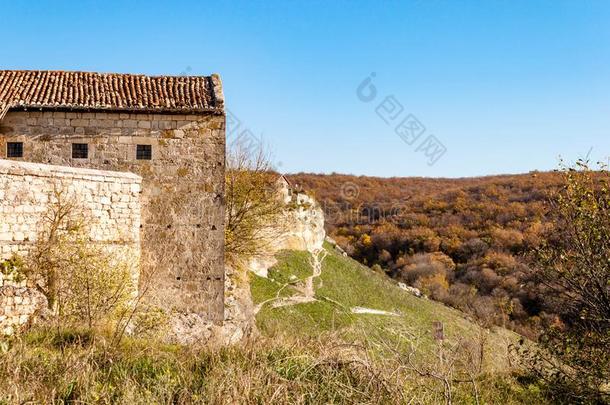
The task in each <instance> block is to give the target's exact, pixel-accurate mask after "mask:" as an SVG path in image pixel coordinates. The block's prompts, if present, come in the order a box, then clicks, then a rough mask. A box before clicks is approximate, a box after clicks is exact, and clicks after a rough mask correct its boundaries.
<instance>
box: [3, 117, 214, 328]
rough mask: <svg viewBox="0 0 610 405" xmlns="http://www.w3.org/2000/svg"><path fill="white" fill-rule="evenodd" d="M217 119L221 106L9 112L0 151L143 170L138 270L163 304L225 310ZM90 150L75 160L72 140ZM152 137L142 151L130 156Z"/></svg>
mask: <svg viewBox="0 0 610 405" xmlns="http://www.w3.org/2000/svg"><path fill="white" fill-rule="evenodd" d="M224 127H225V118H224V115H222V114H201V115H191V114H188V115H186V114H138V113H111V112H69V111H9V112H8V113H7V114H6V116H5V118H4V119H3V120H2V122H1V123H0V152H3V151H6V148H7V143H8V142H22V143H23V158H20V159H18V160H26V161H31V162H40V163H48V164H53V165H62V166H72V167H88V168H95V169H101V170H114V171H125V172H132V173H137V174H139V175H141V176H142V177H143V178H144V180H143V185H142V206H143V210H142V253H143V261H142V264H143V271H145V272H148V273H149V274H151V276H152V277H153V278H154V280H155V284H157V285H159V286H162V287H163V288H160V289H159V290H158V291H157V292H156V294H155V299H156V300H157V301H158V303H159V304H162V305H163V306H165V307H166V309H168V310H175V311H178V312H184V313H198V314H201V315H203V316H204V317H205V318H207V319H210V320H222V319H223V309H224V305H223V291H224V266H223V259H224V232H223V230H224V210H223V208H224V163H225V161H224V160H225V150H224V147H225V146H224V145H225V131H224ZM74 143H79V144H87V145H88V149H89V150H88V158H86V159H73V158H72V144H74ZM137 145H150V146H151V149H152V156H151V159H150V160H138V159H136V148H137Z"/></svg>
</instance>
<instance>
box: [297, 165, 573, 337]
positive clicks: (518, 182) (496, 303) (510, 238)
mask: <svg viewBox="0 0 610 405" xmlns="http://www.w3.org/2000/svg"><path fill="white" fill-rule="evenodd" d="M289 178H290V180H291V181H292V182H293V183H294V184H296V185H298V186H299V187H301V188H303V189H304V190H307V191H308V192H310V193H312V194H314V195H315V196H316V198H317V199H318V200H319V201H320V202H321V204H322V205H323V207H324V211H325V213H326V221H327V231H328V233H329V235H330V236H331V237H333V238H334V239H336V240H337V242H338V243H339V245H340V246H342V247H343V248H344V249H345V250H346V251H347V252H348V253H349V254H350V255H351V256H352V257H354V258H355V259H357V260H359V261H361V262H362V263H365V264H367V265H369V266H372V267H373V268H374V269H376V270H378V271H385V272H386V273H387V274H388V275H389V276H391V277H393V278H395V279H397V280H400V281H404V282H406V283H407V284H410V285H413V286H415V287H417V288H420V289H422V290H423V291H424V292H425V293H426V294H428V295H429V296H430V297H431V298H433V299H436V300H439V301H442V302H444V303H446V304H448V305H451V306H453V307H456V308H458V309H460V310H462V311H465V312H467V313H470V314H472V315H473V316H475V317H477V318H478V319H479V320H480V321H482V322H484V323H489V324H497V325H501V326H505V327H509V328H512V329H514V330H515V331H517V332H520V333H522V334H525V335H527V336H530V337H535V336H536V335H537V332H538V331H540V330H541V328H542V327H544V326H545V325H548V324H549V323H552V322H558V320H557V318H556V317H555V316H554V313H553V312H554V311H553V309H552V307H550V306H549V305H547V304H545V301H544V294H545V291H544V287H543V286H541V285H539V284H538V283H537V282H536V279H535V272H533V271H531V269H530V268H529V267H528V264H527V263H528V260H527V254H529V253H531V252H532V251H533V250H534V249H535V248H536V246H537V245H538V244H539V243H540V241H541V238H542V236H543V235H544V233H545V232H549V230H550V227H551V224H550V222H549V219H550V216H551V215H552V212H550V209H549V206H548V201H549V200H550V199H551V198H552V196H553V194H554V192H555V191H556V190H558V189H559V187H560V186H561V184H562V178H561V176H560V175H559V174H558V173H538V172H534V173H529V174H524V175H506V176H490V177H479V178H464V179H426V178H373V177H362V176H361V177H357V176H349V175H339V174H332V175H315V174H296V175H292V176H289Z"/></svg>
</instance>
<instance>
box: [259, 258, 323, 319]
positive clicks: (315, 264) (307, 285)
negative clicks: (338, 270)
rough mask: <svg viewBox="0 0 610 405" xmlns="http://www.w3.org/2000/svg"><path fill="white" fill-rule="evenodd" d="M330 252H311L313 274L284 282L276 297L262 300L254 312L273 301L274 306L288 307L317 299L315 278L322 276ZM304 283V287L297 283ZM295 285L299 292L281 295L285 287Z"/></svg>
mask: <svg viewBox="0 0 610 405" xmlns="http://www.w3.org/2000/svg"><path fill="white" fill-rule="evenodd" d="M327 255H328V252H327V251H326V250H325V249H316V250H314V251H313V252H312V253H311V257H310V259H309V263H310V264H311V268H312V270H313V272H312V274H311V276H309V277H307V278H305V279H302V280H297V281H293V282H290V283H286V284H284V285H283V286H282V287H281V288H280V289H279V290H278V291H277V293H276V295H275V297H274V298H270V299H268V300H266V301H263V302H261V303H260V304H258V305H256V306H255V307H254V313H255V314H257V313H258V312H259V311H260V310H261V309H262V308H263V306H264V305H265V304H269V303H271V307H272V308H280V307H286V306H291V305H296V304H304V303H307V302H314V301H317V299H316V297H315V295H316V291H315V280H316V279H317V278H318V277H320V275H321V274H322V265H323V264H324V259H326V256H327ZM297 283H302V284H303V286H302V287H297V286H295V284H297ZM291 285H292V286H295V288H296V289H297V294H296V295H293V296H291V297H280V295H281V293H282V291H283V290H284V288H286V287H288V286H291Z"/></svg>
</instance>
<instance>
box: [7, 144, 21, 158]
mask: <svg viewBox="0 0 610 405" xmlns="http://www.w3.org/2000/svg"><path fill="white" fill-rule="evenodd" d="M6 157H10V158H20V157H23V142H7V143H6Z"/></svg>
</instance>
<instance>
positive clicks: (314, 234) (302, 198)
mask: <svg viewBox="0 0 610 405" xmlns="http://www.w3.org/2000/svg"><path fill="white" fill-rule="evenodd" d="M286 187H289V185H287V186H286ZM282 194H283V195H284V196H285V198H284V202H286V206H287V208H286V213H285V221H284V222H285V232H284V233H283V234H282V235H280V236H279V237H277V238H275V239H274V240H273V241H272V242H271V243H270V246H269V250H268V252H267V254H266V255H264V256H262V257H258V258H254V259H252V260H251V262H250V264H249V266H248V268H249V270H250V271H252V272H254V273H255V274H257V275H259V276H261V277H267V271H268V269H269V268H270V267H272V266H273V265H274V264H275V263H276V260H275V257H274V256H275V254H276V253H277V252H279V251H280V250H285V249H290V250H306V251H308V252H312V253H313V252H316V251H319V250H320V249H321V248H322V244H323V243H324V239H325V237H326V231H325V230H324V212H323V211H322V208H321V207H320V205H319V204H318V203H317V202H316V200H314V199H313V198H311V197H310V196H308V195H307V194H304V193H296V192H294V191H292V190H290V192H289V193H287V192H286V191H285V189H283V190H282Z"/></svg>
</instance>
